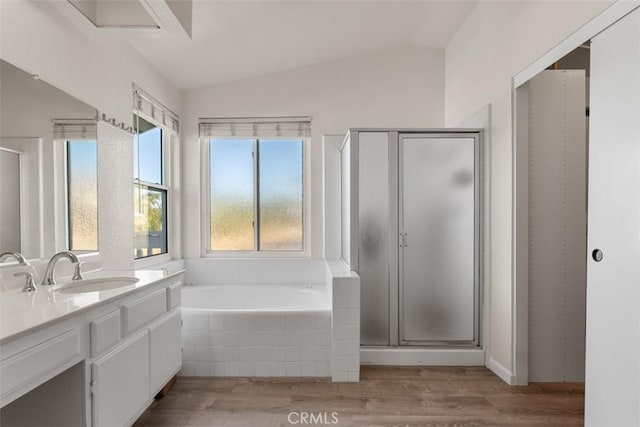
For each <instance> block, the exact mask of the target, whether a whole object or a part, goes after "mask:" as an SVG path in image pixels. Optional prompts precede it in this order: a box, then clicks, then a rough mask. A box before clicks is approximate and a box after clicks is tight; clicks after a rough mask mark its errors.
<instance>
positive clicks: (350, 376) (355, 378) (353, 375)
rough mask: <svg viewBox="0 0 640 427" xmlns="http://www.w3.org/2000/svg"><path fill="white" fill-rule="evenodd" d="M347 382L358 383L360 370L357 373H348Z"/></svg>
mask: <svg viewBox="0 0 640 427" xmlns="http://www.w3.org/2000/svg"><path fill="white" fill-rule="evenodd" d="M347 377H348V380H349V381H350V382H358V381H360V370H357V371H349V372H348V374H347Z"/></svg>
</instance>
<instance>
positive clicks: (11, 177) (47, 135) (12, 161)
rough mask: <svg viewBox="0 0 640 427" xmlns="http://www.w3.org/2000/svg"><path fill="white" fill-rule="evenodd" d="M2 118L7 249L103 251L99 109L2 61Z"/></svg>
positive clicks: (2, 243) (29, 253) (44, 253)
mask: <svg viewBox="0 0 640 427" xmlns="http://www.w3.org/2000/svg"><path fill="white" fill-rule="evenodd" d="M0 117H1V118H2V122H1V125H2V126H1V127H0V252H5V251H16V252H21V253H22V254H23V255H24V257H25V258H27V259H37V258H49V257H50V256H52V255H53V254H54V253H55V252H57V251H60V250H66V249H71V250H74V251H91V252H93V251H96V250H97V249H98V248H97V177H96V170H97V139H96V132H95V128H96V125H95V117H96V109H95V108H94V107H92V106H90V105H87V104H85V103H84V102H82V101H79V100H77V99H76V98H74V97H72V96H70V95H68V94H67V93H65V92H63V91H61V90H60V89H57V88H55V87H54V86H52V85H50V84H48V83H46V82H44V81H42V80H39V79H38V78H37V76H34V75H31V74H29V73H27V72H25V71H23V70H21V69H20V68H17V67H15V66H13V65H12V64H10V63H8V62H6V61H2V60H0ZM7 262H13V260H12V259H10V260H8V261H7Z"/></svg>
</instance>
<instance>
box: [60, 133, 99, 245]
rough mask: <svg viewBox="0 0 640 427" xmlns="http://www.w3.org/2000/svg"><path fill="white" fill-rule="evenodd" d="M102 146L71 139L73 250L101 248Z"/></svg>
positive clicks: (69, 197) (69, 205)
mask: <svg viewBox="0 0 640 427" xmlns="http://www.w3.org/2000/svg"><path fill="white" fill-rule="evenodd" d="M97 156H98V146H97V144H96V141H68V142H67V208H68V212H69V213H68V227H69V250H72V251H95V250H98V173H97V169H98V163H97V162H98V160H97V159H98V157H97Z"/></svg>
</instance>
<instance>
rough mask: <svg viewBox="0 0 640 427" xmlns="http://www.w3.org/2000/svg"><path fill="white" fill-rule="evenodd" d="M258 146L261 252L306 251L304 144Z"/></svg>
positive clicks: (281, 142)
mask: <svg viewBox="0 0 640 427" xmlns="http://www.w3.org/2000/svg"><path fill="white" fill-rule="evenodd" d="M258 144H259V145H258V151H259V156H258V159H259V165H258V170H259V177H260V178H259V201H260V203H259V205H260V209H259V215H260V227H259V230H260V250H270V251H278V250H289V251H297V250H303V249H304V248H303V243H302V230H303V221H302V182H303V180H302V140H300V139H297V140H268V139H260V141H259V143H258Z"/></svg>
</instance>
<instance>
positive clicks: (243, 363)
mask: <svg viewBox="0 0 640 427" xmlns="http://www.w3.org/2000/svg"><path fill="white" fill-rule="evenodd" d="M182 318H183V326H182V344H183V358H182V359H183V365H182V370H181V371H180V375H185V376H243V377H254V376H259V377H261V376H264V377H269V376H270V377H283V376H304V377H328V376H330V374H331V373H330V366H331V364H330V361H331V305H330V298H329V294H328V291H327V288H326V286H325V285H296V284H292V285H282V284H256V285H246V284H233V285H219V284H215V285H191V286H184V287H183V288H182Z"/></svg>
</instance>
